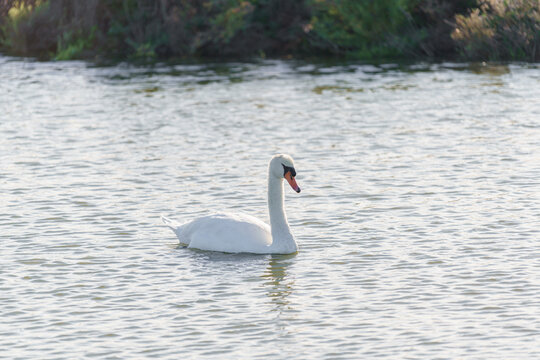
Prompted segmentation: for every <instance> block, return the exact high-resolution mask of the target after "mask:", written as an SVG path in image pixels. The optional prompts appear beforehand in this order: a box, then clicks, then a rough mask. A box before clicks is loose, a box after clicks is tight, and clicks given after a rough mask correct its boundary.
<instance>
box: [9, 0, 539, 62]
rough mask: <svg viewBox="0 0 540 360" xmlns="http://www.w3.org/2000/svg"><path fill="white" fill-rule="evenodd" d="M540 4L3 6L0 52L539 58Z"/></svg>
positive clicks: (72, 0)
mask: <svg viewBox="0 0 540 360" xmlns="http://www.w3.org/2000/svg"><path fill="white" fill-rule="evenodd" d="M539 24H540V2H539V1H538V0H377V1H375V0H86V1H80V0H48V1H47V0H0V49H1V50H2V51H4V52H6V53H9V54H14V55H21V56H35V57H39V58H43V59H56V60H67V59H74V58H95V57H101V58H117V59H124V58H128V59H150V60H152V59H156V58H171V57H176V58H186V57H220V58H223V57H235V58H239V57H253V56H262V57H264V56H286V57H290V56H319V55H324V56H339V57H349V58H357V59H364V60H380V59H387V58H403V59H436V58H445V59H452V58H459V57H460V58H462V59H474V60H507V59H509V60H514V59H517V60H528V61H538V60H539V59H540V25H539Z"/></svg>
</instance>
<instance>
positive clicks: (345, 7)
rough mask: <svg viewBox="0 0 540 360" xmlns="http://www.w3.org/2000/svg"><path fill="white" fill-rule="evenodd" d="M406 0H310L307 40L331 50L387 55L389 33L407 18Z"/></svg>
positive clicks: (390, 48) (316, 45) (389, 47)
mask: <svg viewBox="0 0 540 360" xmlns="http://www.w3.org/2000/svg"><path fill="white" fill-rule="evenodd" d="M408 3H410V1H406V0H378V1H370V0H360V1H358V0H310V2H309V4H310V6H311V7H312V8H313V17H312V20H311V23H310V24H309V27H308V28H307V29H306V30H307V31H309V33H310V36H311V38H310V40H311V43H312V44H313V45H314V46H315V47H318V48H320V49H322V50H324V51H328V52H331V53H350V52H356V53H358V54H360V56H361V57H366V56H367V57H370V56H371V55H375V56H380V55H385V54H388V55H391V54H394V53H395V49H394V46H391V45H390V41H389V40H390V36H391V35H392V34H395V33H397V32H398V31H399V29H400V28H402V27H403V25H404V24H405V23H406V21H407V8H408Z"/></svg>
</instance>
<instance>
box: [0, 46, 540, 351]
mask: <svg viewBox="0 0 540 360" xmlns="http://www.w3.org/2000/svg"><path fill="white" fill-rule="evenodd" d="M0 72H1V78H0V119H1V121H0V136H1V137H0V139H1V140H0V160H1V167H0V184H1V194H2V197H1V200H0V229H1V231H2V236H1V238H2V241H1V242H0V253H1V256H0V309H1V319H2V320H1V322H0V349H2V352H1V353H0V357H2V358H3V357H5V358H10V359H15V358H21V359H22V358H29V359H30V358H31V359H36V358H41V359H53V358H70V359H73V358H83V357H88V358H108V359H114V358H118V359H126V358H150V357H153V358H160V359H161V358H162V359H179V358H182V359H201V358H212V359H215V358H230V359H239V358H253V359H256V358H258V359H292V358H295V359H306V358H310V359H358V358H387V359H398V358H401V359H458V358H467V359H487V358H490V359H495V358H497V359H533V358H539V357H540V348H539V346H538V342H537V341H538V339H539V335H540V311H539V309H540V276H539V275H540V246H539V239H540V205H539V204H540V195H539V194H540V186H539V185H540V180H539V179H540V155H539V145H540V101H539V100H540V67H539V66H538V65H520V64H515V65H469V64H437V65H429V64H419V65H412V66H398V65H391V64H390V65H381V66H371V65H358V64H340V65H339V64H338V65H328V64H309V63H301V62H282V61H264V62H257V63H232V64H206V65H205V64H192V65H159V66H154V67H136V66H129V65H125V64H120V65H117V66H114V67H95V66H92V65H91V64H86V63H83V62H52V63H39V62H33V61H24V60H17V59H12V58H6V57H0ZM277 152H286V153H289V154H291V155H292V156H293V157H294V158H295V160H296V166H297V171H298V183H299V185H300V186H301V187H302V189H303V191H302V193H301V194H295V193H294V192H293V191H292V190H290V189H286V190H288V191H287V192H286V209H287V212H288V217H289V222H290V223H291V227H292V231H293V233H294V234H295V235H296V237H297V241H298V243H299V246H300V250H299V252H298V253H297V254H295V255H288V256H270V255H267V256H264V255H263V256H260V255H245V254H243V255H242V254H239V255H238V254H237V255H234V254H221V253H211V252H202V251H193V250H189V249H185V248H182V247H178V246H177V240H176V238H175V236H174V234H173V233H172V232H171V231H170V230H169V229H167V228H165V227H163V226H161V224H160V220H159V216H160V214H164V215H167V216H170V217H172V218H175V219H177V220H179V221H183V220H189V219H191V218H193V217H195V216H198V215H201V214H206V213H207V211H243V212H246V213H250V214H252V215H255V216H258V217H260V218H263V219H266V217H267V212H266V198H265V196H266V167H267V162H268V160H269V159H270V156H271V155H272V154H274V153H277Z"/></svg>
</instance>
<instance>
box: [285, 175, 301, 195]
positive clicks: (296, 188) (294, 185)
mask: <svg viewBox="0 0 540 360" xmlns="http://www.w3.org/2000/svg"><path fill="white" fill-rule="evenodd" d="M285 180H287V182H288V183H289V185H291V187H292V188H293V190H294V191H296V192H297V193H299V192H300V186H298V184H297V183H296V180H294V177H293V176H292V175H291V172H290V171H287V173H286V174H285Z"/></svg>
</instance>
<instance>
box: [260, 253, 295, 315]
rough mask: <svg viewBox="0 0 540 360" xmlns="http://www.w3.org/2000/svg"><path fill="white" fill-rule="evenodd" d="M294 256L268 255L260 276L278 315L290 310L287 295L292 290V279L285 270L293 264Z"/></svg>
mask: <svg viewBox="0 0 540 360" xmlns="http://www.w3.org/2000/svg"><path fill="white" fill-rule="evenodd" d="M295 256H296V254H290V255H270V261H269V263H268V267H267V268H266V271H265V272H264V273H263V274H262V275H261V277H262V278H263V279H265V280H266V281H265V282H264V285H265V286H266V287H267V296H268V297H269V298H270V301H271V302H272V304H273V305H274V310H275V311H279V312H280V313H281V312H283V311H286V310H290V309H291V307H290V301H289V300H288V297H289V295H291V294H292V292H293V290H294V279H293V278H291V277H290V276H288V275H287V268H288V267H289V266H290V265H291V264H292V263H293V259H294V257H295Z"/></svg>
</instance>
